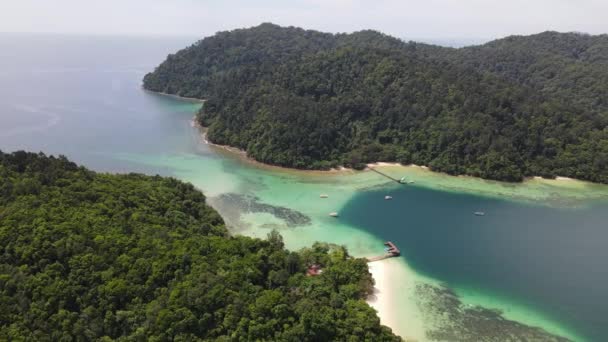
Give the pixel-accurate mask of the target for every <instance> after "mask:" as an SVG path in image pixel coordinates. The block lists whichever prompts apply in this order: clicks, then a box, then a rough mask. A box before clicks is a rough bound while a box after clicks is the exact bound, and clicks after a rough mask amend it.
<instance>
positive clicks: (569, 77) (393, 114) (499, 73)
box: [144, 24, 608, 183]
mask: <svg viewBox="0 0 608 342" xmlns="http://www.w3.org/2000/svg"><path fill="white" fill-rule="evenodd" d="M144 87H145V88H146V89H149V90H152V91H158V92H165V93H169V94H174V95H179V96H185V97H195V98H201V99H206V100H207V101H206V103H205V106H204V107H203V108H202V109H201V111H200V113H199V114H198V120H199V121H200V123H201V124H202V125H204V126H207V127H208V133H207V134H208V138H209V140H210V141H212V142H214V143H218V144H224V145H230V146H234V147H238V148H241V149H244V150H246V151H247V153H248V155H249V156H251V157H252V158H254V159H256V160H259V161H261V162H265V163H269V164H274V165H280V166H287V167H295V168H301V169H329V168H331V167H336V166H339V165H344V166H349V167H354V168H363V167H364V165H365V164H366V163H369V162H376V161H387V162H400V163H403V164H410V163H415V164H422V165H428V166H429V167H430V168H431V169H433V170H435V171H441V172H446V173H449V174H454V175H457V174H467V175H472V176H478V177H483V178H487V179H497V180H506V181H520V180H522V179H523V178H524V177H529V176H535V175H540V176H543V177H549V178H551V177H555V176H565V177H574V178H578V179H584V180H590V181H594V182H601V183H608V128H607V127H608V36H607V35H599V36H591V35H585V34H579V33H557V32H544V33H540V34H537V35H532V36H512V37H507V38H504V39H500V40H496V41H493V42H490V43H487V44H484V45H481V46H474V47H466V48H461V49H453V48H444V47H439V46H432V45H427V44H421V43H416V42H404V41H401V40H399V39H396V38H393V37H390V36H387V35H384V34H381V33H379V32H375V31H360V32H355V33H352V34H329V33H321V32H317V31H310V30H303V29H300V28H294V27H280V26H277V25H273V24H262V25H259V26H256V27H253V28H249V29H238V30H233V31H226V32H219V33H217V34H216V35H214V36H211V37H207V38H204V39H202V40H200V41H199V42H197V43H195V44H193V45H192V46H190V47H188V48H186V49H184V50H181V51H179V52H177V53H175V54H172V55H169V56H168V58H167V60H166V61H164V62H163V63H162V64H160V65H159V66H158V67H157V68H156V70H154V71H153V72H152V73H150V74H148V75H146V76H145V78H144Z"/></svg>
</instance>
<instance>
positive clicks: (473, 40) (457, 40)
mask: <svg viewBox="0 0 608 342" xmlns="http://www.w3.org/2000/svg"><path fill="white" fill-rule="evenodd" d="M264 23H267V22H263V23H260V24H258V25H255V26H247V27H237V28H233V29H228V30H217V31H214V32H213V33H201V34H198V35H196V34H174V33H167V34H158V33H123V34H118V33H93V32H87V33H84V32H27V31H0V35H5V36H6V35H30V36H36V35H37V36H60V37H73V38H86V37H95V38H143V39H192V40H193V42H195V41H197V40H201V39H204V38H206V37H211V36H213V35H215V34H217V33H218V32H224V31H231V30H236V29H248V28H253V27H257V26H259V25H261V24H264ZM272 24H274V23H272ZM274 25H277V26H280V27H290V26H292V27H299V28H302V29H305V30H313V31H318V32H325V31H321V30H317V29H308V28H303V27H300V26H295V25H278V24H274ZM364 30H365V29H364ZM370 30H374V31H378V32H381V33H383V34H387V35H389V36H392V37H395V38H398V39H401V40H403V41H404V42H410V41H412V42H417V43H425V44H431V45H440V46H446V47H465V46H470V45H481V44H486V43H488V42H491V41H494V40H499V39H504V38H507V37H511V36H531V35H535V34H540V33H543V32H558V33H576V34H581V35H590V36H602V35H607V34H608V33H599V34H593V33H588V32H583V31H557V30H551V29H547V30H543V31H539V32H535V33H527V34H521V33H512V34H507V35H504V36H497V37H481V36H478V37H465V36H460V37H458V36H437V37H407V36H398V35H394V34H391V33H386V32H383V31H380V30H377V29H370ZM358 31H361V30H356V31H352V32H328V33H333V34H337V33H347V34H350V33H354V32H358Z"/></svg>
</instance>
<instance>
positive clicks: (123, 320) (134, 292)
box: [0, 152, 399, 341]
mask: <svg viewBox="0 0 608 342" xmlns="http://www.w3.org/2000/svg"><path fill="white" fill-rule="evenodd" d="M311 264H319V265H321V266H322V267H323V273H322V274H321V275H319V276H316V277H307V276H305V271H306V268H307V267H308V266H309V265H311ZM371 286H372V279H371V276H370V274H369V272H368V268H367V264H366V262H365V261H364V260H363V259H353V258H351V257H349V256H348V253H347V251H346V250H345V249H344V248H342V247H337V246H329V245H325V244H315V245H314V246H313V247H312V248H309V249H304V250H302V251H299V252H290V251H287V250H286V249H285V248H284V246H283V242H282V238H281V236H280V235H279V234H278V233H276V232H272V233H270V234H269V237H268V239H267V240H260V239H253V238H248V237H242V236H230V235H229V234H228V233H227V231H226V229H225V227H224V223H223V220H222V218H221V217H220V216H219V215H218V214H217V213H216V212H215V211H214V210H213V209H211V208H210V207H208V206H207V205H206V204H205V197H204V196H203V194H202V193H200V192H199V191H197V190H195V189H194V188H193V186H192V185H190V184H185V183H182V182H180V181H177V180H175V179H171V178H162V177H159V176H156V177H150V176H144V175H139V174H128V175H109V174H98V173H95V172H92V171H88V170H86V169H84V168H82V167H78V166H77V165H75V164H74V163H72V162H70V161H68V160H66V159H65V158H63V157H60V158H54V157H46V156H44V155H42V154H32V153H25V152H15V153H13V154H4V153H2V152H0V308H1V310H0V340H3V341H91V340H99V341H110V340H114V339H117V340H125V341H197V340H204V341H262V340H265V341H329V340H340V341H346V340H348V341H363V340H366V341H393V340H399V339H398V338H397V337H396V336H394V335H393V334H392V333H391V331H390V329H388V328H386V327H384V326H381V325H380V323H379V319H378V317H377V316H376V313H375V311H374V310H373V309H372V308H371V307H369V306H368V305H367V304H366V303H365V301H364V299H363V298H365V297H366V295H367V294H368V292H369V290H370V288H371Z"/></svg>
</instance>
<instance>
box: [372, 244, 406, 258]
mask: <svg viewBox="0 0 608 342" xmlns="http://www.w3.org/2000/svg"><path fill="white" fill-rule="evenodd" d="M384 245H385V246H386V247H387V250H386V253H385V254H383V255H378V256H373V257H368V258H367V262H374V261H380V260H384V259H388V258H394V257H398V256H400V255H401V251H400V250H399V248H397V246H396V245H395V244H394V243H393V242H392V241H386V242H385V243H384Z"/></svg>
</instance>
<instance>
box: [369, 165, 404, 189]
mask: <svg viewBox="0 0 608 342" xmlns="http://www.w3.org/2000/svg"><path fill="white" fill-rule="evenodd" d="M369 169H370V170H371V171H374V172H375V173H377V174H379V175H381V176H383V177H386V178H388V179H390V180H392V181H393V182H397V183H399V184H403V185H405V183H402V182H401V181H400V180H399V179H397V178H393V177H391V176H389V175H387V174H386V173H384V172H381V171H378V170H376V169H374V168H373V167H370V168H369Z"/></svg>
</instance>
